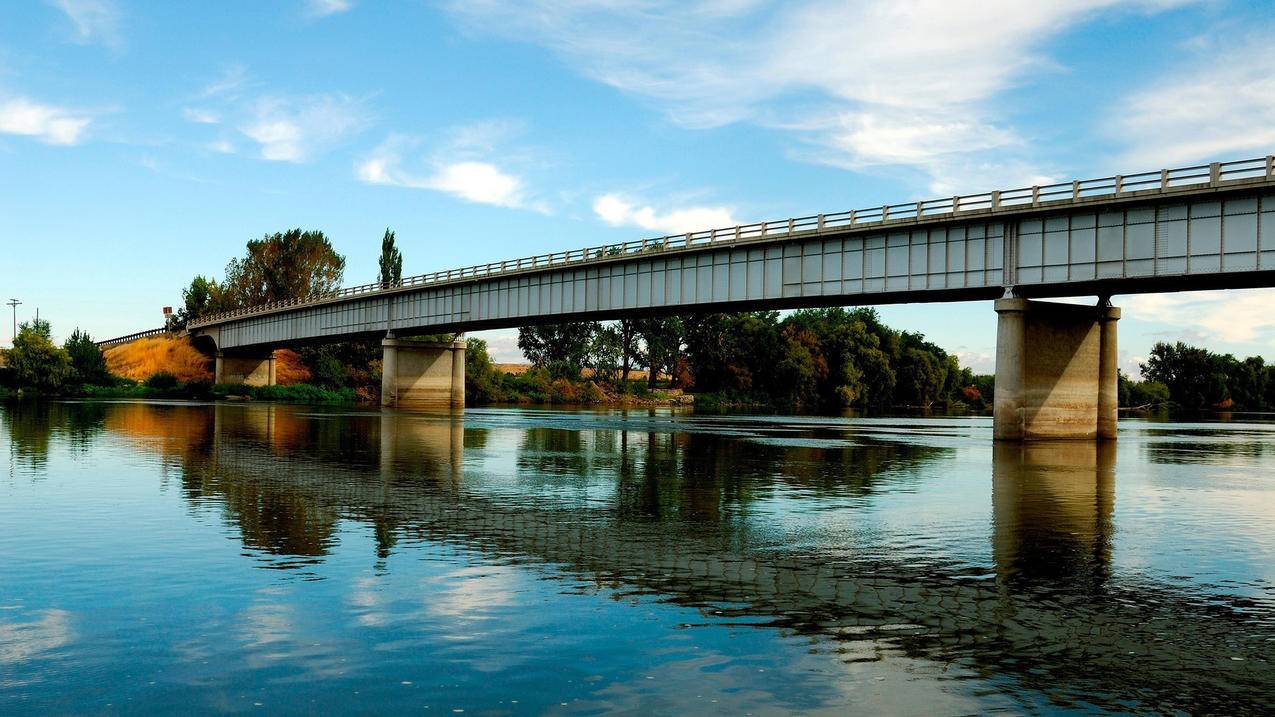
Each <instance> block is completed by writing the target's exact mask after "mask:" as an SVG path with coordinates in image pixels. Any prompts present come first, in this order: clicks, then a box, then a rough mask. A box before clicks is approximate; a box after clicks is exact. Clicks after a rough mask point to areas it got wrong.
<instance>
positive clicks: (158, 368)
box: [105, 336, 213, 381]
mask: <svg viewBox="0 0 1275 717" xmlns="http://www.w3.org/2000/svg"><path fill="white" fill-rule="evenodd" d="M105 356H106V368H107V370H109V371H110V372H111V373H112V374H113V375H115V376H119V377H121V378H129V379H132V380H134V381H145V380H146V379H148V378H150V377H151V376H154V375H155V374H157V373H170V374H172V375H174V376H176V377H177V380H178V381H212V380H213V374H212V360H211V359H209V358H208V357H207V356H205V355H203V354H202V353H200V352H199V350H198V349H196V348H195V347H194V346H192V345H191V343H190V341H189V340H188V339H177V338H172V337H169V336H153V337H150V338H145V339H138V340H136V341H132V342H130V343H127V344H123V345H121V346H112V347H111V348H109V349H107V350H106V351H105Z"/></svg>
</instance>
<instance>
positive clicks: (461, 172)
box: [355, 122, 548, 213]
mask: <svg viewBox="0 0 1275 717" xmlns="http://www.w3.org/2000/svg"><path fill="white" fill-rule="evenodd" d="M513 127H514V125H512V124H510V123H504V122H481V123H475V124H472V125H466V126H463V127H457V128H454V129H452V130H451V131H450V132H449V133H448V135H447V137H446V138H445V139H444V140H442V141H441V142H440V143H439V144H438V146H436V147H434V148H433V149H432V151H429V152H425V151H423V148H424V145H425V142H424V141H423V140H422V139H420V138H418V137H410V136H405V135H395V136H391V137H389V138H388V139H386V140H385V141H384V142H383V143H381V145H380V146H379V147H377V148H376V149H375V150H374V151H373V152H372V153H371V155H369V156H368V157H366V158H365V159H363V160H361V161H360V162H358V163H357V165H356V166H355V176H356V177H358V179H359V180H360V181H363V182H367V183H369V184H383V185H388V186H395V187H407V188H411V189H429V190H433V191H437V192H443V193H445V194H450V195H452V196H455V197H459V198H461V199H464V200H465V201H468V202H474V203H477V204H490V205H493V206H498V207H510V208H519V209H532V210H535V211H539V212H542V213H547V212H548V207H547V206H546V205H545V204H544V203H543V202H540V201H535V200H533V199H531V198H530V196H529V194H528V191H527V188H526V185H525V183H524V181H523V179H522V178H521V177H519V176H517V175H516V174H513V173H512V172H511V171H509V170H507V169H504V168H501V167H500V166H497V165H496V164H495V163H494V162H493V161H492V160H491V159H490V157H489V155H491V154H493V153H495V150H496V147H497V145H500V144H503V143H504V142H505V141H506V140H507V138H508V137H509V136H510V135H511V134H513V133H514V131H515V130H514V129H513Z"/></svg>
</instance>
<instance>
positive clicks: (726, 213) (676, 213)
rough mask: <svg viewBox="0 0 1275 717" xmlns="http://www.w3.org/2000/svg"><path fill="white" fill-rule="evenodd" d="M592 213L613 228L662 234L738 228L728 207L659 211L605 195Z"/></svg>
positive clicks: (699, 207)
mask: <svg viewBox="0 0 1275 717" xmlns="http://www.w3.org/2000/svg"><path fill="white" fill-rule="evenodd" d="M593 213H594V214H596V215H597V216H598V218H599V219H601V220H602V221H604V222H606V223H607V224H610V225H611V226H616V227H618V226H634V227H641V228H642V229H647V230H650V231H655V232H660V233H663V234H681V233H684V232H690V231H700V230H702V229H715V228H721V227H729V226H735V225H736V224H739V223H740V222H739V221H738V220H736V219H735V217H734V215H733V214H732V213H731V210H730V208H728V207H709V206H685V207H677V208H672V209H665V210H659V209H656V208H655V207H652V206H651V205H649V204H642V203H640V202H636V201H633V200H631V199H629V198H627V197H625V196H623V195H620V194H603V195H601V196H599V197H598V198H596V199H594V200H593Z"/></svg>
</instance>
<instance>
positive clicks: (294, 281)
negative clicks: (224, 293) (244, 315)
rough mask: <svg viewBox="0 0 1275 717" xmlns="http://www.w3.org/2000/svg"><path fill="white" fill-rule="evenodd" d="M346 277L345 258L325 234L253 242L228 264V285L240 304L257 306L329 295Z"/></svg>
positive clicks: (298, 234)
mask: <svg viewBox="0 0 1275 717" xmlns="http://www.w3.org/2000/svg"><path fill="white" fill-rule="evenodd" d="M344 274H345V257H343V256H341V255H340V254H338V253H337V252H336V250H335V249H333V248H332V243H331V242H330V241H328V238H327V237H326V236H324V234H323V232H321V231H302V230H300V229H290V230H288V231H286V232H278V233H275V234H267V235H265V236H264V237H262V238H261V239H253V240H250V241H249V242H248V245H247V252H246V254H245V255H244V257H243V258H242V259H231V260H230V263H229V264H227V265H226V285H227V286H228V287H229V289H230V291H231V293H232V294H233V295H234V297H235V299H236V301H237V302H238V303H239V305H241V306H254V305H257V304H264V303H267V302H271V301H284V300H290V299H308V298H311V297H315V296H323V295H325V294H330V293H332V292H333V291H335V290H336V289H337V288H339V287H340V285H341V279H342V277H343V276H344Z"/></svg>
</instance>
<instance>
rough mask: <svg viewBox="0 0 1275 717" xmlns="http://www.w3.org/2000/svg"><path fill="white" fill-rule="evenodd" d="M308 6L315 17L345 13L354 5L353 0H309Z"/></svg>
mask: <svg viewBox="0 0 1275 717" xmlns="http://www.w3.org/2000/svg"><path fill="white" fill-rule="evenodd" d="M306 6H307V9H308V11H309V14H310V15H311V16H313V17H327V16H328V15H336V14H338V13H343V12H346V11H347V10H349V9H350V8H352V7H354V3H353V2H352V1H351V0H307V1H306Z"/></svg>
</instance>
